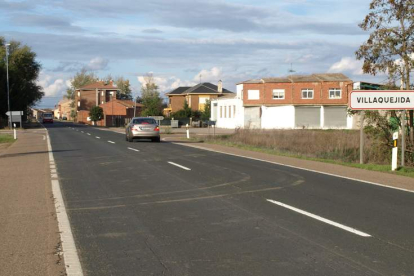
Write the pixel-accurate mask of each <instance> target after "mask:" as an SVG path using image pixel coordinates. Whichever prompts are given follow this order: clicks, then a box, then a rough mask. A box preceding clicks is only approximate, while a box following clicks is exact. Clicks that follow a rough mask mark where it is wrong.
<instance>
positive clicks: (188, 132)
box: [185, 124, 190, 139]
mask: <svg viewBox="0 0 414 276" xmlns="http://www.w3.org/2000/svg"><path fill="white" fill-rule="evenodd" d="M185 127H186V128H187V139H190V129H189V128H188V124H186V125H185Z"/></svg>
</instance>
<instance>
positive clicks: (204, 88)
mask: <svg viewBox="0 0 414 276" xmlns="http://www.w3.org/2000/svg"><path fill="white" fill-rule="evenodd" d="M228 94H233V92H231V91H229V90H227V89H224V88H223V85H222V82H221V81H219V83H218V85H214V84H212V83H209V82H204V83H200V84H197V85H195V86H193V87H178V88H176V89H175V90H173V91H171V92H169V93H167V94H166V95H167V96H168V107H167V108H164V111H163V113H164V116H166V117H169V115H170V114H171V113H173V112H177V111H179V110H181V109H183V107H184V102H185V101H187V103H188V106H189V107H190V108H191V109H192V110H194V111H203V110H204V106H205V103H206V101H207V100H209V101H212V100H214V99H217V98H219V97H221V96H223V95H228Z"/></svg>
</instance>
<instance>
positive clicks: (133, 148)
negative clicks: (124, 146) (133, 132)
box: [128, 148, 139, 151]
mask: <svg viewBox="0 0 414 276" xmlns="http://www.w3.org/2000/svg"><path fill="white" fill-rule="evenodd" d="M128 149H129V150H133V151H139V150H137V149H134V148H128Z"/></svg>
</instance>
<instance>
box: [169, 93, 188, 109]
mask: <svg viewBox="0 0 414 276" xmlns="http://www.w3.org/2000/svg"><path fill="white" fill-rule="evenodd" d="M170 101H171V102H170V104H171V112H177V111H178V110H181V109H183V107H184V101H185V96H184V95H179V96H170Z"/></svg>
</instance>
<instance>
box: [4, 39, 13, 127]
mask: <svg viewBox="0 0 414 276" xmlns="http://www.w3.org/2000/svg"><path fill="white" fill-rule="evenodd" d="M9 46H10V44H6V45H5V47H6V72H7V109H8V112H9V129H11V126H12V122H11V118H12V115H11V111H10V91H9V49H8V47H9Z"/></svg>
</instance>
